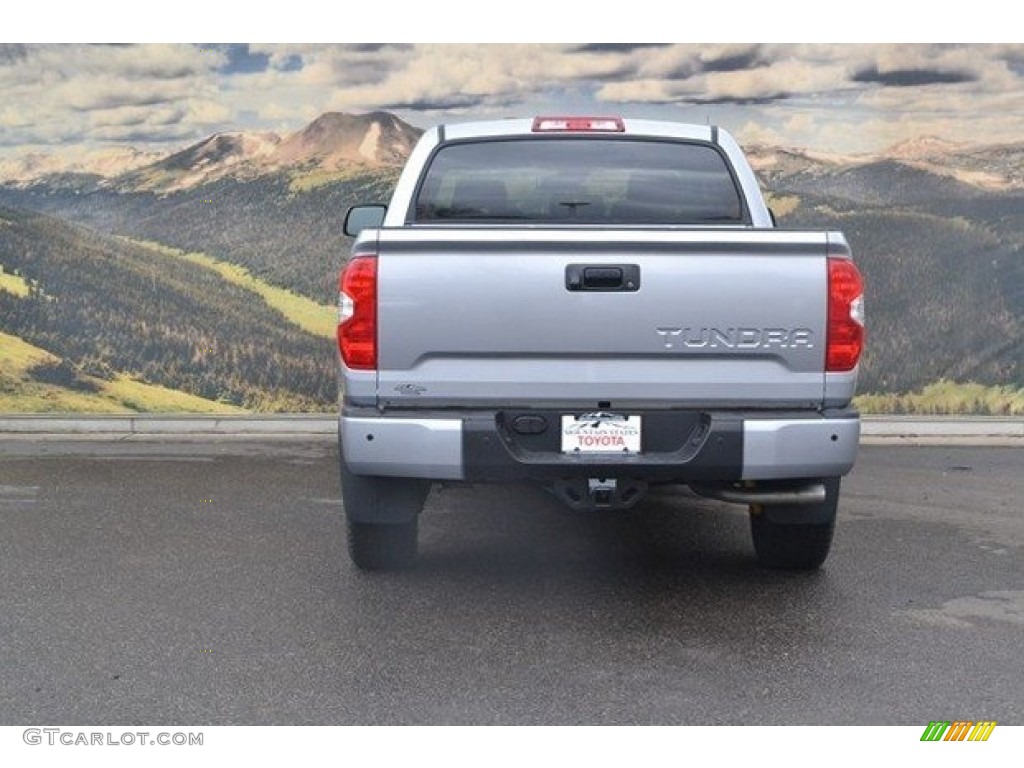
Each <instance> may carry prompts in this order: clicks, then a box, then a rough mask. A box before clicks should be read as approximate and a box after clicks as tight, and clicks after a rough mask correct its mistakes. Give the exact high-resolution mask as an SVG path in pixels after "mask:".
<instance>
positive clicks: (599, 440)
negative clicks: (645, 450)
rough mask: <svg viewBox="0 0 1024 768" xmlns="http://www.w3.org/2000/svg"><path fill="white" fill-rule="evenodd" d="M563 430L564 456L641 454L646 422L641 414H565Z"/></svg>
mask: <svg viewBox="0 0 1024 768" xmlns="http://www.w3.org/2000/svg"><path fill="white" fill-rule="evenodd" d="M561 426H562V428H561V448H562V453H568V454H637V453H640V446H641V438H642V436H643V419H642V417H641V416H640V415H639V414H621V413H608V412H605V411H599V412H595V413H564V414H562V424H561Z"/></svg>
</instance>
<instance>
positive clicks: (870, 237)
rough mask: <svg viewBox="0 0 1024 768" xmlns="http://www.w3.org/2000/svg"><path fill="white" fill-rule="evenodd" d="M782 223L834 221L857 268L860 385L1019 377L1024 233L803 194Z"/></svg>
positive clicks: (888, 388) (901, 386) (1013, 381)
mask: <svg viewBox="0 0 1024 768" xmlns="http://www.w3.org/2000/svg"><path fill="white" fill-rule="evenodd" d="M783 223H784V224H785V225H787V226H798V227H814V228H831V229H839V230H842V231H843V232H844V233H845V234H846V237H847V239H848V240H849V242H850V244H851V246H852V248H853V249H854V254H855V256H856V258H857V263H858V265H859V266H860V268H861V271H862V272H863V273H864V278H865V283H866V286H867V287H866V305H867V318H868V341H867V347H866V352H865V356H864V362H863V367H862V369H861V379H860V384H859V389H860V391H861V392H865V393H870V392H909V391H911V390H916V389H920V388H921V387H924V386H927V385H928V384H932V383H935V382H938V381H940V380H947V381H951V382H962V383H963V382H976V383H978V384H982V385H988V386H1010V387H1017V388H1020V387H1024V293H1022V291H1021V286H1022V284H1024V258H1022V256H1024V234H1022V233H1020V232H1013V231H1012V230H1007V229H999V228H996V227H994V226H991V225H989V224H988V223H986V222H985V221H981V220H978V219H966V218H962V217H949V216H942V215H938V214H935V213H931V212H928V211H927V210H924V209H921V208H918V209H917V210H915V209H907V208H900V209H893V208H889V207H886V208H881V207H879V208H873V207H869V206H864V205H857V206H854V205H853V204H848V203H847V204H844V203H842V202H841V201H838V200H836V199H834V198H829V199H825V200H823V199H820V198H818V199H815V198H804V199H802V201H801V205H800V206H798V207H797V208H796V209H795V210H794V211H792V212H791V213H790V214H789V215H788V216H787V217H785V219H784V220H783Z"/></svg>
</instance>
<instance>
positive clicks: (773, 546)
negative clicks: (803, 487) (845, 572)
mask: <svg viewBox="0 0 1024 768" xmlns="http://www.w3.org/2000/svg"><path fill="white" fill-rule="evenodd" d="M824 485H825V501H823V502H822V503H820V504H815V505H803V504H801V505H779V506H772V507H764V508H760V509H754V508H752V509H751V515H750V532H751V534H752V536H753V539H754V551H755V552H756V553H757V561H758V563H759V564H760V565H762V566H764V567H765V568H776V569H780V570H790V571H812V570H815V569H816V568H819V567H820V566H821V564H822V563H824V562H825V558H827V557H828V553H829V550H830V549H831V547H832V536H833V534H834V533H835V526H836V510H837V508H838V505H839V478H838V477H836V478H829V479H827V480H825V481H824Z"/></svg>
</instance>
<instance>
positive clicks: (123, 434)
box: [0, 414, 1024, 446]
mask: <svg viewBox="0 0 1024 768" xmlns="http://www.w3.org/2000/svg"><path fill="white" fill-rule="evenodd" d="M337 431H338V417H337V416H335V415H332V414H273V415H266V414H261V415H241V416H235V415H232V416H222V415H212V416H206V415H198V414H175V415H130V416H128V415H126V416H116V415H115V416H71V415H67V414H62V415H59V416H50V415H39V414H32V415H0V437H5V438H10V437H20V438H32V437H39V438H42V437H49V438H59V437H68V438H75V437H78V438H85V439H87V438H92V439H108V440H112V439H125V438H131V437H140V438H155V439H158V438H165V439H183V438H189V437H204V436H207V437H225V438H244V437H253V438H256V437H258V438H261V439H264V438H271V439H273V438H289V437H290V438H296V437H329V438H333V437H335V436H336V435H337ZM861 442H862V443H864V444H876V443H886V444H889V443H896V444H908V445H935V444H940V445H941V444H962V445H973V444H985V445H994V444H998V445H1021V446H1024V419H1020V418H1000V417H991V416H977V417H963V416H957V417H945V418H931V419H923V418H920V417H915V416H864V417H862V420H861Z"/></svg>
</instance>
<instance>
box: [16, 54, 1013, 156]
mask: <svg viewBox="0 0 1024 768" xmlns="http://www.w3.org/2000/svg"><path fill="white" fill-rule="evenodd" d="M0 93H3V95H4V97H3V99H2V100H0V153H2V154H3V155H6V156H10V155H12V154H14V155H16V154H20V153H24V152H26V151H39V150H42V151H66V152H74V151H77V150H81V149H86V148H91V147H96V146H104V145H124V144H129V145H133V146H136V147H138V148H140V149H165V148H171V147H176V146H181V145H184V144H187V143H189V142H191V141H194V140H197V139H199V138H202V137H204V136H206V135H209V134H211V133H214V132H217V131H225V130H273V131H279V132H287V131H291V130H295V129H297V128H300V127H302V126H303V125H304V124H306V123H308V122H309V121H310V120H312V119H313V118H315V117H316V116H317V115H319V114H321V113H323V112H326V111H331V110H335V111H350V112H351V111H367V110H374V109H386V110H390V111H393V112H396V113H397V114H399V115H400V116H402V117H403V118H405V119H406V120H408V121H409V122H411V123H413V124H415V125H419V126H428V125H431V124H434V123H437V122H441V121H456V120H467V119H475V118H478V117H504V116H521V115H534V114H563V113H567V114H615V115H618V114H621V115H626V116H636V117H654V118H661V119H670V120H683V121H691V122H701V123H703V122H706V121H708V120H710V121H711V122H714V123H718V124H719V125H722V126H725V127H726V128H728V129H729V130H731V131H732V132H733V133H735V134H736V135H737V136H738V137H739V138H740V139H741V140H742V141H746V142H767V143H777V144H784V145H792V146H803V147H808V148H812V149H817V150H823V151H836V152H868V151H873V150H876V149H879V148H881V147H884V146H887V145H889V144H893V143H895V142H897V141H901V140H903V139H906V138H911V137H914V136H918V135H936V136H939V137H942V138H946V139H951V140H959V141H979V140H980V141H984V142H986V143H991V142H1004V141H1019V140H1022V139H1024V45H931V44H919V45H867V44H856V45H816V44H800V45H782V44H763V45H756V44H742V45H719V44H715V45H700V44H681V45H664V44H622V43H618V44H571V45H554V44H531V45H499V44H487V45H471V44H464V45H439V44H414V45H398V44H395V45H389V44H383V45H381V44H351V45H316V44H303V45H241V44H239V45H225V44H212V45H204V44H196V45H163V44H145V45H137V46H135V45H119V46H97V45H21V44H17V45H5V46H0Z"/></svg>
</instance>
